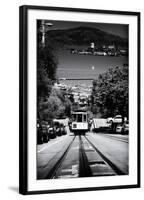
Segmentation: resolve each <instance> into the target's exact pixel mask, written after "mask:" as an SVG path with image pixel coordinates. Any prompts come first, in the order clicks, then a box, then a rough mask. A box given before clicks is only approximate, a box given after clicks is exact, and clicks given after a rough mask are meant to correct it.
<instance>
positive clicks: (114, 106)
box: [92, 64, 128, 117]
mask: <svg viewBox="0 0 144 200" xmlns="http://www.w3.org/2000/svg"><path fill="white" fill-rule="evenodd" d="M92 107H93V112H94V113H95V114H98V113H100V114H101V115H102V116H103V117H107V116H114V115H116V114H121V115H122V116H123V117H125V116H127V117H128V65H127V64H124V65H123V66H121V67H114V68H110V69H109V70H108V71H107V72H105V73H102V74H100V75H99V77H98V79H97V80H94V81H93V91H92Z"/></svg>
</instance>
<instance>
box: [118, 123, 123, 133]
mask: <svg viewBox="0 0 144 200" xmlns="http://www.w3.org/2000/svg"><path fill="white" fill-rule="evenodd" d="M122 128H123V127H122V124H118V125H117V126H116V133H121V132H122Z"/></svg>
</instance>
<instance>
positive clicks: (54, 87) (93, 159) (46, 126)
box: [19, 5, 140, 194]
mask: <svg viewBox="0 0 144 200" xmlns="http://www.w3.org/2000/svg"><path fill="white" fill-rule="evenodd" d="M19 151H20V152H19V155H20V156H19V165H20V174H19V175H20V176H19V177H20V179H19V184H20V185H19V191H20V193H21V194H41V193H54V192H55V193H56V192H76V191H90V190H103V189H121V188H135V187H140V13H139V12H127V11H109V10H92V9H79V8H62V7H60V8H58V7H44V6H28V5H26V6H21V7H20V131H19Z"/></svg>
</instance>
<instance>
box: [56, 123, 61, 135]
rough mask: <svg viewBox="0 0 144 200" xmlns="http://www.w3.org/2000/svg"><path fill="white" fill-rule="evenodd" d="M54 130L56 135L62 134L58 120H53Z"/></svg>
mask: <svg viewBox="0 0 144 200" xmlns="http://www.w3.org/2000/svg"><path fill="white" fill-rule="evenodd" d="M54 131H55V134H56V136H61V135H62V133H61V128H60V123H59V122H58V121H55V122H54Z"/></svg>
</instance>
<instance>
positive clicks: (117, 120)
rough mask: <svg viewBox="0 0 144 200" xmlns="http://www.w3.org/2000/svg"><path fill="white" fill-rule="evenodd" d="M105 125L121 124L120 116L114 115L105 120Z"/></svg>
mask: <svg viewBox="0 0 144 200" xmlns="http://www.w3.org/2000/svg"><path fill="white" fill-rule="evenodd" d="M107 123H110V124H112V123H122V116H121V115H116V116H115V117H109V118H107Z"/></svg>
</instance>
